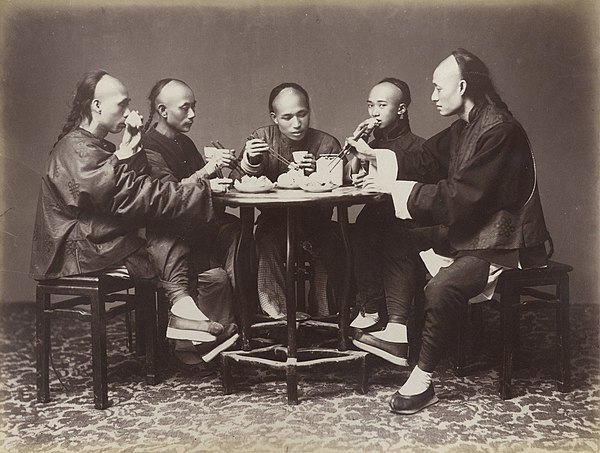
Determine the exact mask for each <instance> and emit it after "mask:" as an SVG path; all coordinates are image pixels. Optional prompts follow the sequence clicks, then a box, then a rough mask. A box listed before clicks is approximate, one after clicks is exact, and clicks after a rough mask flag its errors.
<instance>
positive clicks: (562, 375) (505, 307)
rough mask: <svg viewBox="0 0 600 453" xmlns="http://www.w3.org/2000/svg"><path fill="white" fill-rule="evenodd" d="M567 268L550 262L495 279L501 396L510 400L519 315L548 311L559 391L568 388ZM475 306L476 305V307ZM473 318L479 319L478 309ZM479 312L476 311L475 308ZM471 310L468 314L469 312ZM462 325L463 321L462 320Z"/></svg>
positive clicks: (460, 359)
mask: <svg viewBox="0 0 600 453" xmlns="http://www.w3.org/2000/svg"><path fill="white" fill-rule="evenodd" d="M572 270H573V268H572V267H571V266H569V265H568V264H562V263H558V262H555V261H549V263H548V266H547V267H545V268H539V269H510V270H507V271H504V272H503V273H502V275H501V276H500V278H499V279H498V285H497V287H496V293H495V294H496V295H497V296H500V297H499V300H498V302H499V306H500V323H501V329H502V366H501V369H500V396H501V397H502V399H504V400H506V399H509V398H511V397H512V389H511V380H512V364H513V357H514V353H515V350H517V349H518V346H519V321H520V314H521V312H522V311H526V310H533V309H540V308H546V309H547V308H551V309H554V310H555V311H556V333H557V339H558V361H559V372H558V386H557V387H558V390H559V391H561V392H568V391H569V390H570V387H571V364H570V340H569V339H570V335H569V272H571V271H572ZM543 286H551V287H553V291H551V292H549V291H548V290H546V291H542V290H540V289H539V287H543ZM476 305H477V304H476ZM469 308H470V309H471V310H472V314H474V315H476V316H478V317H479V316H480V310H479V309H473V307H472V306H471V307H469ZM477 308H479V307H477ZM471 310H469V311H470V312H471ZM461 321H464V320H461ZM462 324H464V322H461V323H459V332H458V341H457V343H458V347H457V353H456V364H455V371H456V374H457V375H465V372H464V368H465V358H464V350H465V348H464V325H462Z"/></svg>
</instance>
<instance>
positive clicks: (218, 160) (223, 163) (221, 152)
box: [208, 148, 235, 168]
mask: <svg viewBox="0 0 600 453" xmlns="http://www.w3.org/2000/svg"><path fill="white" fill-rule="evenodd" d="M234 151H235V150H233V149H220V148H217V149H215V150H214V151H213V154H212V157H211V158H210V159H208V162H214V164H215V166H216V167H217V168H224V167H231V166H232V165H233V162H234V160H235V155H234Z"/></svg>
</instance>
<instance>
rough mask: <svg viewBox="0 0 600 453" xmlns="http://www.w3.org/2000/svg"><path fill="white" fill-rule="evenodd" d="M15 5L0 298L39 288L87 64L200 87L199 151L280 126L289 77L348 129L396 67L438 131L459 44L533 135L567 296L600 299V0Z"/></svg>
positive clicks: (316, 111)
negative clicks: (34, 261)
mask: <svg viewBox="0 0 600 453" xmlns="http://www.w3.org/2000/svg"><path fill="white" fill-rule="evenodd" d="M14 3H15V4H16V5H14V4H13V5H12V6H9V5H7V3H6V2H4V3H3V6H0V7H3V8H4V11H3V14H2V19H3V27H2V32H3V40H2V42H3V52H2V55H3V64H2V72H3V73H2V92H3V93H2V101H3V103H2V108H3V113H2V118H3V133H2V135H1V139H2V140H1V143H2V151H1V162H0V169H1V170H2V179H1V189H2V205H1V206H0V208H1V209H0V214H1V217H0V228H1V229H0V231H2V249H1V250H2V268H1V269H0V270H1V273H0V285H1V286H0V291H1V297H0V301H1V302H23V301H32V300H34V297H35V284H34V281H32V280H30V279H29V277H28V271H29V259H30V250H31V238H32V231H33V220H34V216H35V208H36V203H37V197H38V190H39V185H40V177H41V175H42V173H43V171H44V166H45V162H46V160H47V156H48V153H49V151H50V149H51V148H52V145H53V143H54V141H55V139H56V136H57V135H58V133H59V132H60V130H61V128H62V125H63V122H64V119H65V117H66V115H67V113H68V111H69V106H70V102H71V100H72V95H73V93H74V88H75V84H76V82H77V80H78V79H79V78H80V77H81V75H82V74H83V73H84V72H86V71H88V70H91V69H94V68H103V69H105V70H107V71H109V72H110V73H111V74H113V75H114V76H116V77H118V78H119V79H121V80H122V81H123V82H124V83H125V85H126V86H127V87H128V88H129V92H130V95H131V97H132V99H133V102H132V106H133V108H136V109H138V110H140V112H141V113H142V114H144V115H147V112H148V105H147V100H146V96H147V94H148V92H149V91H150V88H151V86H152V85H153V84H154V82H156V81H157V80H159V79H161V78H164V77H175V78H180V79H183V80H185V81H186V82H188V83H189V85H190V86H191V87H192V89H193V90H194V92H195V94H196V98H197V100H198V109H197V118H196V122H195V124H194V126H193V128H192V131H191V133H190V136H191V138H192V139H193V140H194V141H195V142H196V144H197V145H198V148H200V149H202V146H204V145H208V144H210V141H211V140H216V139H218V140H220V141H221V142H222V143H223V144H225V146H227V147H233V148H236V149H237V150H240V149H241V147H242V145H243V142H244V140H245V137H246V136H247V135H248V134H249V133H250V132H251V131H253V130H254V129H255V128H257V127H259V126H262V125H265V124H268V123H269V117H268V111H267V98H268V95H269V91H270V90H271V88H272V87H274V86H275V85H277V84H279V83H280V82H283V81H295V82H298V83H300V84H302V85H303V86H304V87H305V88H306V89H307V90H308V92H309V93H310V96H311V105H312V126H313V127H316V128H318V129H322V130H324V131H327V132H329V133H331V134H333V135H334V136H336V137H337V138H338V139H339V140H340V141H342V142H343V139H344V137H345V136H347V135H349V134H350V133H351V132H352V131H353V129H354V127H355V126H356V124H357V123H358V122H360V121H361V120H363V119H365V118H366V117H367V111H366V98H367V95H368V92H369V90H370V88H371V87H372V86H373V85H374V84H375V83H376V82H378V81H379V80H380V79H382V78H383V77H386V76H393V77H398V78H401V79H403V80H405V81H406V82H408V84H409V85H410V87H411V91H412V99H413V101H412V105H411V106H410V120H411V125H412V128H413V131H414V132H415V133H416V134H418V135H421V136H423V137H429V136H431V135H433V134H434V133H436V132H438V131H440V130H441V129H443V128H445V127H447V126H448V125H449V124H450V123H451V121H453V120H454V119H455V118H443V117H441V116H440V115H439V114H438V113H437V111H436V109H435V107H434V106H433V105H432V103H431V101H430V95H431V91H432V84H431V76H432V72H433V70H434V68H435V67H436V65H437V64H438V63H439V62H440V61H441V60H442V59H444V58H445V57H446V56H448V55H449V54H450V52H451V50H452V49H454V48H456V47H465V48H467V49H468V50H471V51H472V52H474V53H475V54H476V55H478V56H479V57H481V58H482V59H483V61H484V62H485V63H486V64H487V65H488V66H489V68H490V70H491V72H492V74H493V76H494V79H495V81H496V85H497V87H498V91H499V93H500V94H501V96H502V97H503V98H504V100H505V101H506V103H507V104H508V106H509V108H510V109H511V110H512V112H513V113H514V114H515V116H516V117H517V119H519V120H520V121H521V123H522V124H523V126H524V127H525V129H526V130H527V132H528V134H529V138H530V140H531V142H532V144H533V148H534V152H535V155H536V159H537V168H538V174H539V178H538V181H539V187H540V192H541V196H542V202H543V205H544V208H545V214H546V221H547V224H548V228H549V230H550V232H551V234H552V237H553V238H554V244H555V247H556V253H555V259H557V260H559V261H564V262H567V263H569V264H572V265H573V266H574V267H575V272H573V274H572V280H571V281H572V284H571V288H572V300H573V301H574V302H598V301H599V298H598V297H597V296H598V283H597V281H598V201H597V200H598V198H597V180H598V165H597V164H598V151H599V150H598V130H599V129H598V110H597V109H598V89H597V82H598V43H599V42H600V40H599V32H598V30H599V29H600V28H599V27H598V7H597V5H596V2H595V1H587V2H585V1H560V2H559V1H556V2H554V1H526V2H512V1H509V2H492V3H489V2H488V3H487V4H485V5H484V3H486V2H475V1H462V2H432V1H426V2H409V1H403V2H386V1H378V2H364V1H363V2H343V1H337V2H336V1H332V2H320V3H322V4H320V5H318V4H317V2H311V3H307V2H258V1H248V2H235V3H234V2H221V3H220V4H218V3H216V2H212V3H210V4H209V3H206V2H201V1H199V2H193V3H192V2H188V5H186V4H184V3H181V2H168V4H169V6H161V3H160V2H153V3H150V2H134V1H124V2H115V1H114V0H113V1H110V2H103V4H104V7H101V6H100V5H101V3H100V2H98V1H96V2H92V3H91V5H88V6H77V5H79V3H78V2H65V1H62V2H61V1H48V2H38V3H37V4H35V3H31V2H27V1H21V2H14ZM108 139H109V140H111V141H113V142H115V143H118V142H119V141H120V137H118V136H109V137H108Z"/></svg>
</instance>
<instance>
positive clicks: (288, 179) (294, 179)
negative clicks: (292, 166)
mask: <svg viewBox="0 0 600 453" xmlns="http://www.w3.org/2000/svg"><path fill="white" fill-rule="evenodd" d="M302 178H304V174H302V172H298V171H294V170H290V171H288V172H287V173H282V174H280V175H279V177H278V178H277V183H276V185H277V188H278V189H300V186H299V185H298V181H299V180H301V179H302Z"/></svg>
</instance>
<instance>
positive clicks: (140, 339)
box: [135, 304, 146, 356]
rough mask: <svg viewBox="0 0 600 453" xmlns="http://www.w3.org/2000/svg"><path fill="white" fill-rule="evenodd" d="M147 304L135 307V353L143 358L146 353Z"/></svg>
mask: <svg viewBox="0 0 600 453" xmlns="http://www.w3.org/2000/svg"><path fill="white" fill-rule="evenodd" d="M145 305H146V304H142V305H137V304H136V307H135V353H136V354H137V355H138V356H142V355H144V354H145V353H146V336H145V330H146V327H145V325H144V324H145V321H146V306H145Z"/></svg>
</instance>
